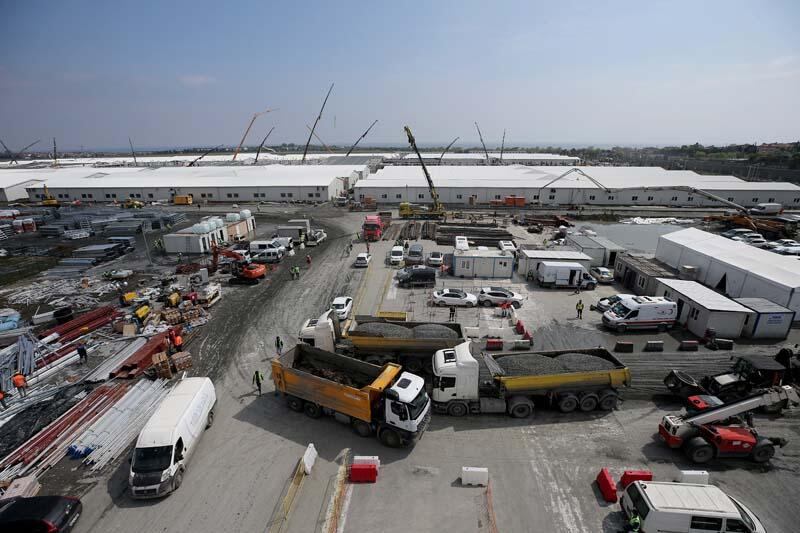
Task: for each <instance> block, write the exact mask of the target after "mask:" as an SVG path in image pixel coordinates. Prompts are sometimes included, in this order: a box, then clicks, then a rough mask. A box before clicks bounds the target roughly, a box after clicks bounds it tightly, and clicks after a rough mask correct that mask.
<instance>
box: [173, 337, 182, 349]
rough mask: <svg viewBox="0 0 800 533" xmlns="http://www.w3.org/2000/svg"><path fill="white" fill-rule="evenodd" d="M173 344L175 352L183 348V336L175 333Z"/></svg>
mask: <svg viewBox="0 0 800 533" xmlns="http://www.w3.org/2000/svg"><path fill="white" fill-rule="evenodd" d="M173 344H174V345H175V352H180V351H181V350H182V349H183V337H181V336H180V334H178V335H175V342H174V343H173Z"/></svg>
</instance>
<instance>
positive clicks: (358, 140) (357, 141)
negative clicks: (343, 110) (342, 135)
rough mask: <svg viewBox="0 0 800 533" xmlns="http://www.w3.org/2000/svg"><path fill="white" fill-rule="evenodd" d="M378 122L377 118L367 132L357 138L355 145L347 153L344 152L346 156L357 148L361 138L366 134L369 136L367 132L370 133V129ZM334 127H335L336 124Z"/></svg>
mask: <svg viewBox="0 0 800 533" xmlns="http://www.w3.org/2000/svg"><path fill="white" fill-rule="evenodd" d="M377 123H378V120H377V119H376V120H375V122H373V123H372V124H370V126H369V128H367V131H365V132H364V133H363V134H362V135H361V137H359V138H358V139H356V142H354V143H353V146H351V147H350V149H349V150H348V151H347V153H346V154H344V156H345V157H347V156H349V155H350V153H351V152H352V151H353V150H355V148H356V146H358V143H359V142H361V139H363V138H364V137H366V136H367V134H368V133H369V130H371V129H372V127H373V126H374V125H375V124H377ZM334 127H335V126H334Z"/></svg>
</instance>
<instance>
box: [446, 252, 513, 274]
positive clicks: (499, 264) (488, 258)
mask: <svg viewBox="0 0 800 533" xmlns="http://www.w3.org/2000/svg"><path fill="white" fill-rule="evenodd" d="M513 270H514V256H513V255H512V254H511V253H510V252H508V251H505V250H490V249H488V248H487V249H482V248H477V249H471V250H456V251H455V252H454V253H453V268H452V272H453V275H454V276H455V277H457V278H510V277H511V274H512V273H513Z"/></svg>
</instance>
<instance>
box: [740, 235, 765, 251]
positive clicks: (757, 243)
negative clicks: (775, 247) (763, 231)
mask: <svg viewBox="0 0 800 533" xmlns="http://www.w3.org/2000/svg"><path fill="white" fill-rule="evenodd" d="M745 242H746V243H747V244H749V245H750V246H755V247H756V248H763V247H764V246H766V245H767V240H766V239H764V238H763V237H762V238H760V239H750V240H749V241H745Z"/></svg>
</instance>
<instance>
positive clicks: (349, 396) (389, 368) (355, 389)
mask: <svg viewBox="0 0 800 533" xmlns="http://www.w3.org/2000/svg"><path fill="white" fill-rule="evenodd" d="M312 372H314V373H312ZM400 372H401V368H400V366H399V365H395V364H392V363H389V364H386V365H384V366H383V368H381V367H379V366H376V365H372V364H370V363H365V362H363V361H359V360H357V359H352V358H350V357H346V356H343V355H339V354H335V353H331V352H326V351H323V350H319V349H317V348H314V347H312V346H308V345H306V344H298V345H297V346H295V347H294V348H292V349H290V350H289V351H288V352H286V353H284V354H283V355H281V356H280V357H278V358H276V359H273V360H272V380H273V381H274V382H275V389H276V390H278V391H280V392H282V393H284V394H290V395H292V396H297V397H298V398H302V399H303V400H306V401H310V402H314V403H316V404H318V405H321V406H323V407H327V408H329V409H333V410H334V411H336V412H339V413H343V414H346V415H349V416H351V417H353V418H358V419H360V420H363V421H365V422H371V421H372V406H373V404H374V403H375V402H376V400H377V399H378V397H379V396H380V394H381V393H382V392H383V390H384V389H386V388H387V387H389V386H390V385H391V384H392V383H393V382H394V380H395V378H396V377H397V375H399V374H400ZM315 373H316V374H322V375H325V376H328V377H322V376H321V375H315ZM337 379H338V381H337ZM340 381H343V382H347V383H342V382H340Z"/></svg>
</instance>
